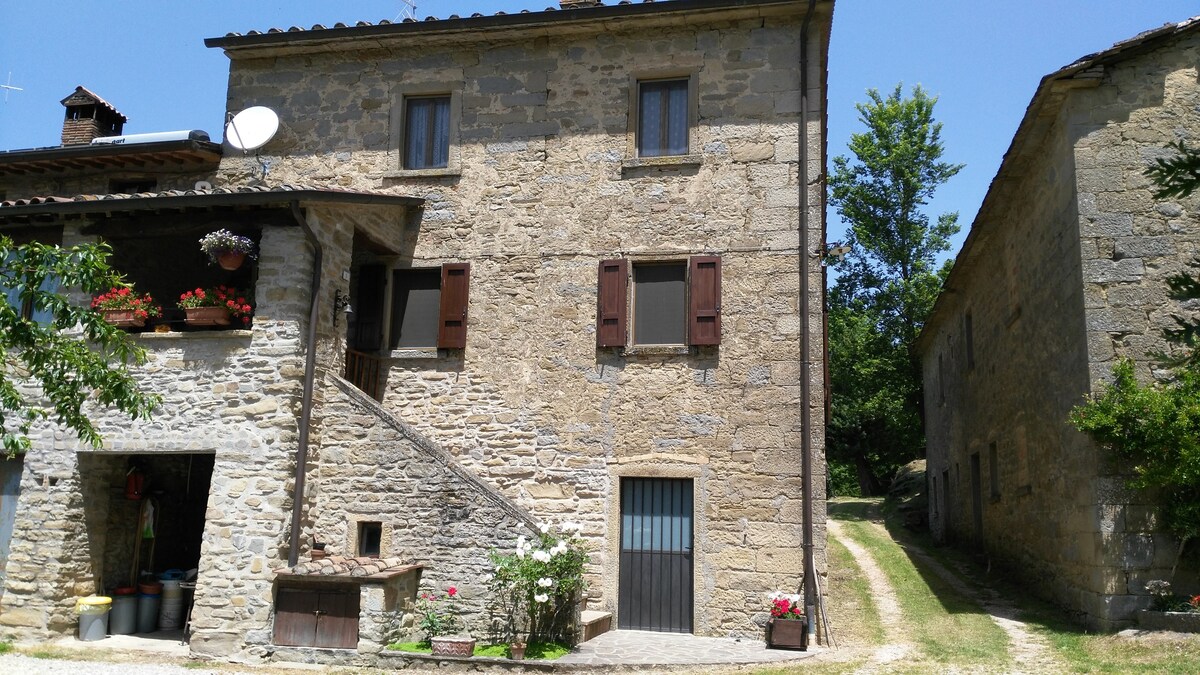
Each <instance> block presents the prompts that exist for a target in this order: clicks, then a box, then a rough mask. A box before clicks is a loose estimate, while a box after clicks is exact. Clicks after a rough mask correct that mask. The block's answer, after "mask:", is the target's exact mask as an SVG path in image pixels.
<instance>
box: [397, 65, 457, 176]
mask: <svg viewBox="0 0 1200 675" xmlns="http://www.w3.org/2000/svg"><path fill="white" fill-rule="evenodd" d="M462 90H463V83H462V81H445V82H427V83H418V84H403V85H398V86H396V87H395V88H394V89H393V91H392V111H391V116H390V120H389V125H390V140H389V144H388V151H389V152H390V153H391V155H392V160H391V170H390V171H388V172H387V173H385V174H384V177H385V178H411V177H416V178H420V177H439V176H459V175H461V174H462V152H461V147H460V137H459V121H460V120H461V119H462ZM446 97H448V98H449V100H450V105H449V119H448V120H447V130H446V134H447V146H448V147H447V148H446V166H444V167H425V168H410V167H407V166H405V161H404V159H405V155H406V154H407V153H406V147H407V145H406V144H407V130H408V102H409V101H410V100H413V99H431V98H446Z"/></svg>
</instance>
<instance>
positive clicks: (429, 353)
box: [386, 347, 442, 361]
mask: <svg viewBox="0 0 1200 675" xmlns="http://www.w3.org/2000/svg"><path fill="white" fill-rule="evenodd" d="M441 357H442V355H441V352H440V351H439V350H438V348H437V347H415V348H411V349H393V350H392V351H390V352H388V355H387V357H386V358H389V359H395V360H397V361H405V360H408V359H438V358H441Z"/></svg>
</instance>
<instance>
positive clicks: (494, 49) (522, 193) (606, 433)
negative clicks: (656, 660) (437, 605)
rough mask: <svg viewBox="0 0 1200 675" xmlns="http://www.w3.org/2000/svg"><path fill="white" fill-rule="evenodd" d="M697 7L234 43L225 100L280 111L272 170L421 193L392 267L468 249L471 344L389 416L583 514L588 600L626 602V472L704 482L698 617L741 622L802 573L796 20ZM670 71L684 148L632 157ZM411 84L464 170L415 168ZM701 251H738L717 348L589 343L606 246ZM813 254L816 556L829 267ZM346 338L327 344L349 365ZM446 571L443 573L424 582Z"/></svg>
mask: <svg viewBox="0 0 1200 675" xmlns="http://www.w3.org/2000/svg"><path fill="white" fill-rule="evenodd" d="M694 21H695V22H696V23H695V25H687V24H684V23H682V22H681V23H680V24H677V25H673V26H669V27H663V26H656V27H655V29H654V30H653V31H652V33H653V39H647V38H648V36H649V35H650V33H649V32H647V31H646V30H644V29H643V30H636V29H621V30H614V31H605V32H596V31H595V29H594V28H588V27H579V26H576V27H573V28H572V32H570V33H567V32H566V31H564V32H562V33H554V32H552V31H547V32H544V33H542V34H539V35H537V36H534V37H530V36H528V35H524V36H513V37H506V35H505V34H504V33H503V32H500V31H496V32H494V33H493V34H488V35H483V34H477V35H472V36H458V37H457V38H456V40H458V42H456V43H455V44H452V45H451V44H448V41H446V40H442V39H435V38H422V37H421V36H420V35H415V36H410V37H409V38H405V40H404V41H399V40H397V41H396V42H389V41H387V40H382V41H372V42H370V43H369V44H367V43H364V45H363V46H362V47H359V48H355V47H353V46H349V45H343V46H345V47H347V48H346V49H344V50H334V51H322V52H311V53H290V52H289V51H288V49H286V48H285V49H275V50H272V52H271V54H270V57H269V58H255V54H254V52H253V51H249V52H245V51H234V52H230V53H231V56H232V57H233V61H232V65H231V73H230V90H229V107H230V109H241V108H244V107H246V106H249V105H269V106H271V107H272V108H274V109H275V110H278V111H280V114H281V120H282V127H283V131H282V132H281V133H280V134H279V135H278V136H277V137H276V139H275V140H274V141H272V143H271V144H269V145H268V146H266V147H264V148H263V151H262V152H263V154H264V157H266V158H268V159H269V160H270V161H272V163H273V164H272V174H271V175H272V180H275V181H280V182H304V183H311V184H317V185H328V186H340V187H347V188H355V189H383V190H387V191H390V192H395V193H399V194H410V195H414V196H419V197H422V198H424V199H425V200H426V206H425V208H424V211H423V213H422V214H421V218H420V221H419V222H416V223H408V224H407V228H406V229H404V230H403V231H402V232H400V235H401V241H400V242H399V243H398V245H391V246H388V248H390V250H391V251H392V253H393V254H394V255H393V260H394V261H395V263H396V264H397V265H400V266H413V267H433V266H436V265H439V264H441V263H443V262H469V263H471V266H472V267H471V278H470V284H471V296H470V307H469V330H468V337H467V348H466V349H465V350H462V351H457V352H456V351H451V352H444V353H441V354H401V355H395V356H396V358H389V360H388V361H387V389H386V392H385V396H384V399H383V404H384V406H385V408H386V409H387V410H389V411H391V412H393V413H394V414H396V415H397V417H399V418H400V419H401V420H402V421H403V422H404V423H406V424H409V425H411V426H412V427H413V428H414V429H416V430H417V431H418V432H419V433H420V434H421V435H423V436H425V437H427V438H429V439H430V440H432V441H434V442H436V443H437V444H439V445H440V446H442V447H444V448H445V449H446V450H447V451H449V452H451V453H453V454H454V456H455V457H456V458H457V459H458V460H459V461H460V462H461V463H462V464H463V465H464V466H466V467H468V468H470V469H471V470H472V471H474V472H476V473H477V474H478V475H479V476H480V477H482V478H484V479H485V480H486V481H487V482H488V483H489V484H491V485H493V486H494V487H495V488H496V489H498V490H499V491H500V492H501V493H502V494H504V495H505V496H506V497H508V498H510V499H511V500H513V501H514V502H515V503H517V504H520V505H521V506H522V507H524V508H526V509H528V510H529V511H530V512H531V513H532V514H533V515H534V517H536V518H539V519H543V518H563V519H566V518H571V519H577V520H581V521H582V522H584V524H585V526H586V529H585V534H586V535H587V536H589V537H590V538H591V539H592V540H593V542H594V544H595V549H594V550H595V551H596V553H597V554H596V556H595V559H594V561H593V562H594V565H593V567H592V570H591V571H592V582H593V583H592V591H591V592H592V593H593V595H596V596H598V598H599V601H600V602H599V604H601V605H602V606H605V607H607V608H609V609H618V611H619V608H617V607H616V606H615V588H616V572H617V567H616V549H615V544H616V541H617V537H618V535H619V530H620V527H619V520H617V519H616V517H615V515H614V508H615V505H616V504H617V497H618V495H617V489H616V488H617V485H618V484H619V477H620V476H621V475H654V472H655V471H666V472H677V473H678V474H679V475H684V474H687V475H690V474H691V473H694V474H695V478H696V480H697V488H696V494H697V513H696V518H697V522H703V523H705V527H704V528H703V530H700V529H698V530H697V539H696V562H695V564H696V572H697V584H696V588H697V591H696V593H697V601H696V602H697V614H696V615H697V620H696V626H695V628H696V631H697V632H699V633H703V634H742V635H748V634H755V633H756V632H757V631H758V627H757V625H756V623H755V622H756V621H757V622H761V620H762V619H763V617H764V616H765V615H764V613H763V606H764V604H763V603H764V600H763V598H764V595H765V593H766V592H768V591H770V590H773V589H775V588H794V587H797V586H798V585H799V583H800V579H799V577H800V570H801V554H800V540H801V532H800V530H801V528H800V511H801V508H800V504H801V502H800V498H799V495H800V492H801V489H800V481H799V473H800V471H799V466H800V456H799V447H800V406H801V405H802V401H801V400H800V378H801V365H800V361H801V360H802V359H801V356H800V350H799V344H800V325H801V322H800V316H799V307H798V294H799V288H800V284H799V277H798V256H799V255H800V251H801V248H802V247H801V245H800V241H799V236H798V231H799V204H800V201H801V192H802V190H801V187H800V185H799V183H798V162H799V154H800V153H799V140H798V137H799V125H798V121H799V106H800V92H799V73H798V71H797V68H796V63H797V62H798V61H799V60H800V54H799V52H798V40H797V35H798V32H799V30H800V17H799V16H784V17H774V16H768V17H762V16H759V17H756V18H753V19H737V20H722V19H720V18H719V17H718V18H706V19H703V20H701V19H695V20H694ZM819 21H820V20H818V23H819ZM812 50H813V51H812V53H811V55H810V56H811V57H813V59H812V60H811V61H810V64H811V66H812V80H811V81H812V85H811V86H812V91H811V92H810V97H809V100H810V101H811V105H812V110H811V111H810V126H809V134H808V137H809V147H808V152H809V155H808V156H809V176H810V178H811V180H812V181H813V184H812V186H811V187H810V190H809V198H810V201H809V203H811V204H814V206H813V207H812V209H811V211H810V222H811V223H812V230H811V231H810V238H809V241H807V242H806V243H805V246H804V247H803V248H806V249H807V250H817V249H819V248H820V246H821V241H820V239H821V234H820V230H821V228H820V223H821V222H822V214H821V212H820V208H819V206H816V205H817V204H819V203H820V199H819V194H820V183H819V182H818V181H819V177H820V176H821V175H822V160H823V145H824V144H823V142H822V140H821V138H820V133H821V129H822V123H821V118H822V111H821V109H820V105H821V101H822V100H823V98H822V91H823V89H822V78H823V77H824V70H823V67H816V63H817V62H819V60H820V59H819V58H817V57H818V56H819V55H820V54H821V53H822V51H823V45H821V44H819V40H815V41H814V42H813V45H812ZM663 75H672V76H676V75H682V76H688V75H693V76H694V77H695V82H697V83H698V92H697V96H696V104H695V105H696V119H697V120H698V122H697V124H696V125H695V127H694V129H693V131H692V133H693V138H694V142H693V144H692V148H691V152H692V153H693V154H691V155H689V156H687V157H685V158H683V159H668V160H666V161H663V162H661V164H660V165H653V166H647V164H648V163H647V162H645V161H643V160H641V159H639V158H636V157H634V156H633V154H632V150H631V147H632V146H631V143H632V135H631V134H630V127H629V120H630V110H629V106H630V100H631V96H630V91H631V87H632V85H633V83H635V82H636V80H637V79H638V78H639V77H654V76H663ZM418 90H420V91H423V92H424V93H431V92H433V91H435V90H443V91H447V92H451V93H452V96H454V97H455V98H456V99H457V101H458V103H457V105H458V109H459V116H458V117H457V118H456V119H455V122H456V123H457V143H456V144H455V145H454V147H453V148H452V150H451V156H452V160H451V167H450V168H449V169H448V170H444V171H437V172H428V173H424V174H423V173H421V172H413V171H406V170H402V169H400V167H399V159H398V147H399V142H400V141H399V140H398V139H399V137H400V134H399V129H398V126H397V125H398V114H397V111H398V110H399V108H400V106H401V104H402V101H403V95H404V94H405V93H406V92H408V93H411V92H414V91H418ZM256 166H257V165H255V164H254V163H253V162H249V161H246V160H243V159H242V158H240V157H229V158H226V160H224V161H223V163H222V166H221V170H220V172H219V175H218V180H219V181H222V182H225V183H238V182H242V181H244V180H246V179H247V178H248V177H250V176H251V175H252V174H253V173H254V172H255V171H256V170H257V169H256ZM395 225H396V226H401V223H396V224H395ZM390 234H391V235H394V234H396V233H395V232H392V233H390ZM330 237H331V239H330V241H331V242H335V243H336V245H333V246H330V250H331V252H329V255H330V256H331V258H330V259H329V260H327V266H328V272H327V273H328V276H327V278H328V279H329V280H330V282H331V284H332V285H330V286H327V287H326V288H327V289H329V292H330V293H332V289H333V287H334V286H338V287H340V288H343V289H345V288H346V287H347V286H348V285H347V284H346V283H345V282H343V281H340V279H339V277H338V276H337V274H338V273H339V272H340V270H341V266H342V264H343V262H344V264H345V265H346V266H347V267H349V268H351V269H352V271H353V266H354V264H355V263H354V260H355V259H356V258H355V257H353V256H350V255H349V254H348V251H349V249H348V248H347V249H342V248H341V246H342V245H347V246H348V245H349V244H350V243H351V239H352V238H351V236H350V232H347V231H340V232H339V233H337V234H331V235H330ZM371 239H372V240H373V241H375V242H376V243H380V242H381V240H380V239H378V238H375V237H371ZM698 254H717V255H720V256H721V257H722V263H723V272H722V286H723V294H722V315H723V335H722V343H721V345H720V346H719V347H716V348H699V349H697V348H692V349H680V350H668V351H667V352H665V353H663V352H657V353H649V352H641V353H638V352H637V351H636V350H627V351H624V352H622V351H620V350H616V351H614V350H609V349H602V350H598V349H597V348H596V346H595V333H594V331H595V326H594V323H595V303H596V268H597V262H598V261H599V260H601V259H605V258H612V257H625V258H629V259H631V260H634V261H652V260H680V259H684V258H686V257H687V256H689V255H698ZM811 269H812V276H811V278H810V311H811V314H810V328H811V336H812V342H811V345H812V354H811V358H810V360H811V361H812V368H811V382H812V398H811V400H810V401H809V404H810V407H811V410H812V411H813V420H814V425H813V433H812V439H813V443H812V452H813V457H814V467H815V470H816V475H815V477H814V484H815V488H816V489H815V494H814V497H815V504H816V514H817V516H816V522H817V528H818V532H817V551H818V566H819V568H820V569H823V568H824V554H823V551H824V534H823V522H824V462H823V455H824V453H823V443H822V439H823V436H824V430H823V428H822V426H821V418H822V415H821V410H822V402H821V400H820V397H821V391H822V387H821V372H822V365H821V354H822V351H823V350H822V349H821V337H820V336H821V332H820V326H821V320H820V297H821V295H820V292H819V288H820V270H819V266H818V265H817V264H816V259H815V258H813V264H812V266H811ZM351 283H353V282H351ZM344 330H345V328H344V326H343V327H341V329H340V330H339V331H336V332H335V333H334V336H335V339H336V341H335V342H334V343H327V342H325V341H324V337H323V341H322V350H323V355H324V356H325V357H328V358H329V359H330V360H331V362H332V364H333V368H334V370H335V372H336V368H337V363H338V360H339V359H340V358H341V352H342V348H341V346H344V342H341V339H342V331H344ZM323 335H324V334H323ZM414 357H424V358H414ZM429 357H432V358H429ZM312 475H315V474H312ZM701 497H703V498H702V499H701ZM437 574H439V571H438V570H437V569H436V566H432V565H431V566H430V568H429V569H428V570H427V575H429V576H430V578H435V575H437Z"/></svg>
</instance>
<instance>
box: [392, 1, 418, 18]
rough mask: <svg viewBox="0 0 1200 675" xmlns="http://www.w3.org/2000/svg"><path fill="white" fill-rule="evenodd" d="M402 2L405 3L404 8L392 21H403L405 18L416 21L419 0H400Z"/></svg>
mask: <svg viewBox="0 0 1200 675" xmlns="http://www.w3.org/2000/svg"><path fill="white" fill-rule="evenodd" d="M400 4H402V5H404V9H402V10H400V13H399V14H397V15H396V18H395V19H392V21H403V20H404V19H413V20H414V21H415V20H416V18H417V0H400Z"/></svg>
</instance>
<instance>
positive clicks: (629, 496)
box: [617, 478, 693, 633]
mask: <svg viewBox="0 0 1200 675" xmlns="http://www.w3.org/2000/svg"><path fill="white" fill-rule="evenodd" d="M620 566H621V567H620V578H619V581H618V585H619V588H618V607H617V627H618V628H622V629H626V630H653V631H662V632H670V633H690V632H692V606H693V600H692V595H693V585H692V481H691V479H674V478H623V479H621V559H620Z"/></svg>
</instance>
